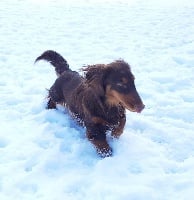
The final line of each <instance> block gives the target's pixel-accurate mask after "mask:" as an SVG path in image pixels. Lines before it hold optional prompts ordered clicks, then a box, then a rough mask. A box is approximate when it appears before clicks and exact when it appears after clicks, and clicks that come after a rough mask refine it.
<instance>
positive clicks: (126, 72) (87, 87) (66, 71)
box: [35, 50, 144, 157]
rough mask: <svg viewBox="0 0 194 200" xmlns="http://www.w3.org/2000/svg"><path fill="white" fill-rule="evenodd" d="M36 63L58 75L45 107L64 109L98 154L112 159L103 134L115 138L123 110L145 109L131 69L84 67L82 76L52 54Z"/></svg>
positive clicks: (119, 64) (113, 65) (112, 65)
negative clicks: (46, 65) (42, 62)
mask: <svg viewBox="0 0 194 200" xmlns="http://www.w3.org/2000/svg"><path fill="white" fill-rule="evenodd" d="M39 60H46V61H48V62H50V63H51V64H52V65H53V66H54V67H55V71H56V74H57V76H58V78H57V79H56V81H55V83H54V84H53V85H52V87H51V88H50V90H49V95H48V103H47V108H48V109H53V108H56V105H57V104H61V105H63V106H65V107H66V108H67V109H68V110H69V112H70V113H71V115H72V116H73V117H74V118H76V119H77V121H78V122H80V123H81V124H82V125H84V126H85V127H86V135H87V137H88V139H89V140H90V141H91V142H92V144H93V145H94V146H95V148H96V150H97V153H98V154H99V155H100V156H101V157H107V156H111V155H112V149H111V147H110V146H109V144H108V143H107V140H106V132H107V131H111V135H112V136H113V137H116V138H118V137H119V136H120V135H121V134H122V132H123V129H124V126H125V122H126V115H125V109H128V110H130V111H132V112H138V113H140V112H141V111H142V110H143V109H144V104H143V103H142V100H141V98H140V96H139V94H138V93H137V90H136V88H135V84H134V79H135V78H134V75H133V74H132V73H131V69H130V66H129V65H128V64H127V63H126V62H125V61H123V60H116V61H114V62H112V63H110V64H106V65H105V64H96V65H89V66H85V67H84V68H83V71H84V76H81V75H79V73H78V72H75V71H72V70H71V69H70V68H69V65H68V63H67V61H66V60H65V59H64V58H63V57H62V56H61V55H60V54H58V53H57V52H55V51H52V50H49V51H45V52H44V53H43V54H42V55H41V56H39V57H38V58H37V59H36V61H35V62H37V61H39Z"/></svg>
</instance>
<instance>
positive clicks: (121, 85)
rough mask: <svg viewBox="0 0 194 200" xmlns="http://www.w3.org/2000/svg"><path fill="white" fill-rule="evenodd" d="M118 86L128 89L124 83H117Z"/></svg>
mask: <svg viewBox="0 0 194 200" xmlns="http://www.w3.org/2000/svg"><path fill="white" fill-rule="evenodd" d="M117 86H118V87H122V88H126V87H127V86H126V84H125V83H123V81H120V82H118V83H117Z"/></svg>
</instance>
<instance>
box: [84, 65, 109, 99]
mask: <svg viewBox="0 0 194 200" xmlns="http://www.w3.org/2000/svg"><path fill="white" fill-rule="evenodd" d="M82 71H83V72H84V76H85V78H86V82H87V83H88V86H89V87H92V88H93V89H94V90H95V92H96V93H97V94H98V95H100V96H103V95H104V93H105V88H104V77H105V74H106V65H104V64H97V65H88V66H85V67H83V68H82Z"/></svg>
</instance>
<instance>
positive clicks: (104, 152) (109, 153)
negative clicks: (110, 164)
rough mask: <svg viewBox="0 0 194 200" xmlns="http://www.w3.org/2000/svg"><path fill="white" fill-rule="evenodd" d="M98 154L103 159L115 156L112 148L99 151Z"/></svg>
mask: <svg viewBox="0 0 194 200" xmlns="http://www.w3.org/2000/svg"><path fill="white" fill-rule="evenodd" d="M97 153H98V155H99V156H100V157H101V158H106V157H111V156H112V155H113V151H112V149H111V148H110V147H108V148H107V147H106V148H100V149H97Z"/></svg>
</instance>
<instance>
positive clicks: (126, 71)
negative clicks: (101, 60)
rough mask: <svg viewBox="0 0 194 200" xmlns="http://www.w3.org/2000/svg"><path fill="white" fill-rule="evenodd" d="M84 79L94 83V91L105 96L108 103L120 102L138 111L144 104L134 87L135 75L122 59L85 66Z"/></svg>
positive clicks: (115, 104) (129, 108)
mask: <svg viewBox="0 0 194 200" xmlns="http://www.w3.org/2000/svg"><path fill="white" fill-rule="evenodd" d="M85 71H86V74H85V76H86V79H87V80H88V81H89V83H90V84H91V85H94V89H95V91H96V93H99V95H101V96H103V95H104V96H105V98H106V102H107V103H108V104H109V105H112V106H117V105H119V104H121V105H122V106H123V107H125V108H126V109H128V110H130V111H132V112H138V113H140V112H141V111H142V110H143V109H144V107H145V106H144V104H143V102H142V100H141V98H140V96H139V94H138V92H137V90H136V87H135V83H134V80H135V77H134V75H133V74H132V73H131V69H130V66H129V65H128V64H127V63H126V62H124V61H123V60H117V61H115V62H112V63H110V64H108V65H94V66H89V67H87V68H86V70H85Z"/></svg>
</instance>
